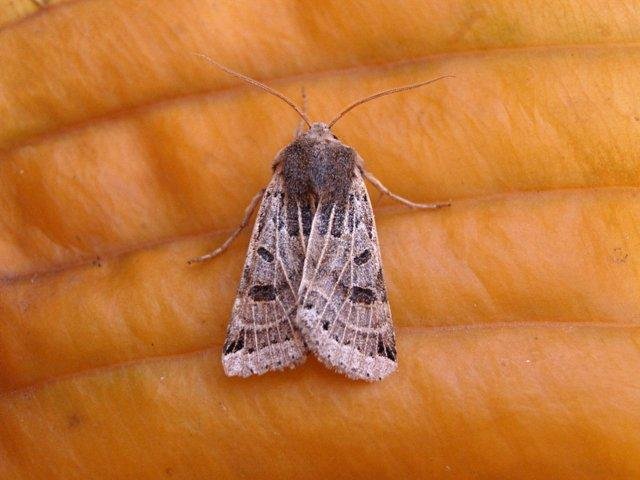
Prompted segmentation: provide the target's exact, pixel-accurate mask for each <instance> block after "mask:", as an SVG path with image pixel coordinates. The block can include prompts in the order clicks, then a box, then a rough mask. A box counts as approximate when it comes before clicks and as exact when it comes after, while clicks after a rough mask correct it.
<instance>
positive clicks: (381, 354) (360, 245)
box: [296, 167, 396, 380]
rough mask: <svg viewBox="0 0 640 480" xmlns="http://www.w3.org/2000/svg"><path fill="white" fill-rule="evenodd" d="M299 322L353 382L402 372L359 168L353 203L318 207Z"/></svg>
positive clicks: (317, 349) (312, 343)
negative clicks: (399, 370)
mask: <svg viewBox="0 0 640 480" xmlns="http://www.w3.org/2000/svg"><path fill="white" fill-rule="evenodd" d="M296 321H297V323H298V326H299V327H300V330H301V332H302V335H303V338H304V340H305V342H306V343H307V346H308V347H309V348H310V349H311V350H312V351H313V353H314V354H315V355H316V356H317V357H318V358H319V359H320V360H321V361H322V362H323V363H325V364H326V365H328V366H329V367H331V368H333V369H335V370H337V371H339V372H341V373H344V374H346V375H347V376H349V377H350V378H354V379H363V380H380V379H382V378H384V377H386V376H387V375H389V374H390V373H391V372H393V371H394V370H395V369H396V348H395V337H394V332H393V324H392V321H391V311H390V309H389V304H388V302H387V293H386V287H385V284H384V278H383V274H382V263H381V261H380V248H379V246H378V237H377V232H376V226H375V221H374V217H373V210H372V208H371V202H370V201H369V197H368V195H367V190H366V187H365V184H364V180H363V178H362V175H361V173H360V170H359V169H358V168H357V167H356V168H355V172H354V175H353V180H352V182H351V186H350V189H349V193H348V196H347V198H344V200H343V201H340V200H339V199H337V200H336V201H334V202H331V201H327V202H325V203H323V199H322V198H320V201H319V203H318V207H317V209H316V212H315V216H314V218H313V224H312V227H311V235H310V237H309V243H308V245H307V255H306V259H305V264H304V270H303V274H302V281H301V283H300V290H299V293H298V315H297V318H296Z"/></svg>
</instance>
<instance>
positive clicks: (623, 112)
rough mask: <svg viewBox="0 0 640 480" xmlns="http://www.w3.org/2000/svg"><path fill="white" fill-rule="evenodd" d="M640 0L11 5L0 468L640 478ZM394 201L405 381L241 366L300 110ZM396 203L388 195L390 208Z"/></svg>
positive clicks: (4, 113) (1, 265) (389, 232)
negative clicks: (227, 243) (253, 209)
mask: <svg viewBox="0 0 640 480" xmlns="http://www.w3.org/2000/svg"><path fill="white" fill-rule="evenodd" d="M638 25H640V4H639V3H638V2H631V1H629V2H618V1H611V2H605V1H602V0H556V1H552V0H544V1H540V2H527V1H524V0H521V1H506V0H503V1H500V0H497V1H472V0H455V1H449V0H430V1H426V2H425V1H418V0H416V1H408V0H407V1H398V2H388V1H384V0H374V1H364V0H363V1H338V0H336V1H325V2H317V1H312V0H309V1H294V0H259V1H231V0H229V1H220V2H213V1H195V0H193V1H180V2H175V1H169V0H160V1H157V0H156V1H151V0H136V1H134V0H114V1H109V2H105V1H99V0H68V1H60V2H51V3H50V4H49V5H48V6H47V7H45V8H40V7H38V5H37V3H35V2H33V1H26V0H24V1H23V0H1V1H0V119H1V120H0V122H1V123H0V478H2V479H4V478H9V479H13V478H16V479H23V478H24V479H40V478H42V479H54V478H61V479H75V478H78V479H87V478H92V479H93V478H118V479H119V478H136V479H146V478H149V479H157V478H185V479H191V478H258V477H259V476H261V477H262V478H420V477H421V478H455V479H466V478H469V479H486V478H510V479H511V478H513V479H527V478H570V479H583V478H584V479H597V478H607V479H615V478H619V479H628V478H637V477H640V408H639V405H640V331H639V328H638V325H639V324H640V230H639V228H638V226H637V225H638V221H637V220H638V218H640V196H639V194H638V184H639V177H638V170H639V167H640V140H639V139H640V100H639V98H640V97H639V96H638V92H640V48H638V41H639V40H640V30H639V29H638ZM194 52H201V53H206V54H208V55H210V56H212V57H214V58H215V59H216V60H218V61H219V62H221V63H224V64H226V65H228V66H229V67H231V68H234V69H237V70H240V71H243V72H245V73H247V74H249V75H251V76H253V77H255V78H258V79H260V80H263V81H266V82H268V83H269V84H270V85H272V86H274V87H275V88H277V89H279V90H281V91H283V92H284V93H285V94H287V95H289V96H290V97H292V98H295V99H296V100H297V101H299V99H300V87H302V86H304V88H305V89H306V92H307V94H308V97H309V113H310V116H311V117H312V118H313V119H317V120H327V119H329V118H331V117H332V116H333V114H335V113H336V112H337V111H338V110H339V109H340V108H341V107H343V106H344V105H346V104H348V103H350V102H351V101H353V100H355V99H357V98H359V97H361V96H363V95H366V94H368V93H372V92H375V91H377V90H380V89H383V88H388V87H392V86H397V85H402V84H406V83H412V82H415V81H418V80H423V79H428V78H431V77H435V76H437V75H442V74H452V75H455V76H456V78H455V79H453V80H447V81H443V82H439V83H437V84H435V85H433V86H430V87H426V88H424V89H420V90H416V91H413V92H407V93H404V94H399V95H396V96H392V97H388V98H385V99H381V100H378V101H377V102H375V103H371V104H368V105H366V106H363V107H361V108H359V109H358V110H356V111H354V112H353V113H350V114H349V116H348V117H345V118H344V119H343V120H341V122H340V123H339V124H338V125H337V126H336V129H335V130H336V133H337V135H339V136H340V138H341V139H343V140H344V141H345V143H348V144H350V145H352V146H353V147H354V148H356V149H357V150H358V151H359V152H360V153H361V155H362V156H363V158H364V159H365V161H366V163H367V168H368V169H370V170H372V171H373V172H374V173H375V174H376V175H377V176H378V177H379V178H381V179H382V180H383V181H384V182H385V183H386V184H387V185H388V186H389V187H390V188H392V189H393V190H395V191H397V192H398V193H400V194H402V195H404V196H407V197H409V198H411V199H414V200H417V201H437V200H448V199H452V201H453V206H452V207H451V208H449V209H445V210H441V211H437V212H411V211H407V210H406V209H404V208H402V207H398V206H397V205H394V204H393V203H392V202H390V201H388V200H386V199H382V200H380V201H378V202H377V203H376V211H377V217H378V226H379V230H380V232H379V234H380V240H381V246H382V249H383V261H384V263H385V268H386V277H387V281H388V283H389V293H390V301H391V304H392V310H393V313H394V319H395V323H396V326H397V330H398V351H399V357H400V358H399V359H400V368H399V371H398V373H397V374H395V375H394V376H392V377H390V378H389V379H388V380H386V381H384V382H382V383H380V384H376V385H369V384H366V385H365V384H360V383H355V382H352V381H349V380H347V379H344V378H342V377H339V376H337V375H335V374H332V373H331V372H328V371H327V370H325V369H324V368H322V367H321V366H319V365H318V364H317V362H315V361H314V360H309V361H308V362H307V364H305V365H303V366H302V367H299V368H298V369H297V370H294V371H291V372H285V373H277V374H268V375H266V376H263V377H260V378H254V379H249V380H241V379H228V378H225V377H224V375H223V374H222V371H221V367H220V361H219V354H220V344H221V342H222V340H223V337H224V331H225V327H226V322H227V319H228V314H229V310H230V306H231V303H232V301H233V296H234V291H235V288H236V284H237V281H238V275H239V272H240V269H241V265H242V260H243V255H244V250H245V249H246V244H247V234H246V233H245V235H244V236H241V237H240V238H239V239H238V241H237V242H236V244H235V245H234V246H233V247H232V249H231V250H230V251H228V252H227V253H226V254H225V255H224V256H222V257H220V258H218V259H216V260H215V261H213V262H210V263H208V264H206V265H202V266H196V267H187V266H186V264H185V261H186V260H187V259H188V258H191V257H193V256H195V255H198V254H200V253H202V252H204V251H207V250H208V249H210V248H211V247H214V246H216V245H217V244H218V243H219V242H220V241H221V240H222V239H223V238H224V236H225V235H226V234H227V233H228V231H229V230H230V229H232V228H233V227H234V226H235V225H236V224H237V222H238V221H239V219H240V217H241V215H242V211H243V209H244V207H245V205H246V203H247V202H248V200H249V199H250V198H251V196H252V195H253V193H254V192H255V191H256V190H257V189H259V188H260V187H261V186H263V185H264V184H265V183H266V182H267V181H268V178H269V174H270V163H271V160H272V158H273V156H274V154H275V153H276V152H277V151H278V150H279V149H280V148H281V147H282V146H283V145H284V144H286V143H287V142H288V141H290V139H291V137H292V134H293V132H294V130H295V128H296V126H297V119H296V117H295V114H293V113H292V112H291V111H290V110H289V109H288V108H287V107H286V105H283V104H281V103H280V102H279V101H277V100H276V99H274V98H272V97H269V96H267V95H266V94H264V93H261V92H257V91H254V90H251V89H249V88H247V87H245V86H243V85H240V84H239V83H238V82H237V81H236V80H235V79H233V78H230V77H228V76H225V75H224V74H222V73H221V72H219V71H217V70H215V69H214V68H213V67H211V66H210V65H208V64H207V63H205V62H204V61H203V60H202V59H200V58H198V57H196V56H194V55H192V53H194ZM374 198H375V194H374Z"/></svg>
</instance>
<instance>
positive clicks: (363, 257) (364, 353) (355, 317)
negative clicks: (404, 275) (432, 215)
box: [190, 55, 450, 381]
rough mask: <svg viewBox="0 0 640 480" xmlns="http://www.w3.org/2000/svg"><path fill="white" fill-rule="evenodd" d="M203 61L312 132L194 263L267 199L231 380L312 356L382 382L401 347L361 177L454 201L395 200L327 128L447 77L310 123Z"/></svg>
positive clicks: (228, 352)
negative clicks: (415, 196)
mask: <svg viewBox="0 0 640 480" xmlns="http://www.w3.org/2000/svg"><path fill="white" fill-rule="evenodd" d="M200 56H203V57H205V58H206V59H207V60H208V61H209V62H211V63H213V64H214V65H216V66H217V67H218V68H220V69H222V70H223V71H225V72H227V73H229V74H230V75H233V76H235V77H237V78H240V79H242V80H243V81H245V82H247V83H249V84H252V85H254V86H257V87H258V88H261V89H263V90H265V91H267V92H269V93H271V94H273V95H275V96H277V97H279V98H280V99H282V100H283V101H284V102H286V103H287V104H288V105H289V106H291V107H292V108H293V109H294V110H295V111H296V112H297V113H298V115H299V116H300V118H301V119H302V121H303V122H304V124H306V126H307V129H306V130H304V129H303V128H299V129H298V132H297V134H296V136H295V138H294V140H293V141H292V142H291V143H290V144H289V145H287V146H285V147H284V148H283V149H282V150H281V151H280V152H279V153H278V155H277V156H276V158H275V160H274V162H273V176H272V178H271V181H270V182H269V184H268V185H267V187H266V188H265V189H263V190H261V191H260V192H258V194H256V196H255V197H254V198H253V200H252V201H251V203H250V205H249V206H248V207H247V210H246V212H245V215H244V218H243V220H242V222H241V223H240V225H239V226H238V228H237V229H236V230H235V231H234V232H233V234H232V235H231V236H230V237H229V238H228V239H227V240H226V241H225V242H224V243H223V244H222V246H220V247H219V248H217V249H216V250H214V251H213V252H211V253H208V254H205V255H202V256H200V257H198V258H195V259H193V260H191V261H190V263H193V262H201V261H204V260H208V259H210V258H213V257H215V256H217V255H219V254H220V253H222V252H223V251H224V250H225V249H226V248H227V247H228V246H229V245H230V243H231V242H232V241H233V240H234V239H235V238H236V236H237V235H238V234H239V233H240V231H241V230H242V229H243V228H244V227H245V226H246V225H247V224H248V222H249V219H250V217H251V215H252V213H253V211H254V210H255V208H256V206H257V205H258V203H259V202H260V201H261V203H260V208H259V211H258V215H257V220H256V222H255V224H254V227H253V233H252V235H251V241H250V243H249V250H248V252H247V256H246V260H245V264H244V269H243V273H242V278H241V280H240V286H239V288H238V293H237V297H236V299H235V302H234V305H233V311H232V313H231V320H230V322H229V326H228V330H227V337H226V340H225V342H224V345H223V351H222V365H223V367H224V371H225V373H226V374H227V375H228V376H240V377H248V376H250V375H260V374H263V373H265V372H268V371H272V370H282V369H284V368H287V367H290V368H293V367H295V366H296V365H298V364H300V363H302V362H304V361H305V359H306V356H307V353H308V352H312V353H313V354H314V355H315V356H316V357H317V358H318V359H319V360H320V361H321V362H323V363H324V364H325V365H326V366H328V367H329V368H331V369H333V370H336V371H338V372H340V373H343V374H345V375H347V376H348V377H349V378H352V379H361V380H368V381H375V380H380V379H382V378H384V377H386V376H387V375H389V374H390V373H392V372H393V371H394V370H395V369H396V366H397V352H396V342H395V334H394V329H393V322H392V320H391V310H390V308H389V303H388V299H387V290H386V287H385V282H384V274H383V269H382V261H381V258H380V247H379V245H378V234H377V231H376V224H375V218H374V215H373V209H372V207H371V200H370V198H369V195H368V193H367V189H366V186H365V182H364V180H365V179H368V180H369V181H370V182H371V183H372V184H373V185H374V186H375V187H377V188H378V189H379V190H380V191H381V192H382V193H384V194H387V195H390V196H391V197H393V198H394V199H396V200H399V201H400V202H402V203H404V204H406V205H408V206H410V207H414V208H431V209H434V208H440V207H445V206H448V205H450V203H438V204H417V203H413V202H410V201H409V200H406V199H404V198H402V197H399V196H398V195H395V194H393V193H392V192H390V191H389V190H388V189H387V188H386V187H385V186H384V185H383V184H382V183H381V182H380V181H379V180H378V179H376V178H375V177H374V176H373V175H372V174H371V173H369V172H367V171H366V170H365V169H364V162H363V160H362V158H361V157H360V156H359V155H358V153H357V152H356V151H355V150H354V149H353V148H352V147H350V146H348V145H346V144H344V143H343V142H341V141H340V140H339V139H338V138H337V137H336V136H335V135H334V134H333V132H332V131H331V127H332V126H333V125H334V124H335V123H336V122H337V121H338V120H339V119H340V118H342V116H343V115H344V114H345V113H347V112H348V111H350V110H351V109H353V108H355V107H356V106H358V105H361V104H362V103H364V102H367V101H369V100H373V99H374V98H378V97H380V96H383V95H388V94H391V93H396V92H400V91H403V90H408V89H411V88H417V87H419V86H422V85H427V84H429V83H433V82H435V81H437V80H440V79H441V78H445V77H439V78H436V79H433V80H429V81H426V82H421V83H417V84H413V85H408V86H404V87H400V88H395V89H391V90H386V91H383V92H379V93H377V94H375V95H372V96H369V97H366V98H364V99H362V100H359V101H357V102H355V103H353V104H351V105H349V106H348V107H347V108H345V109H344V110H343V111H342V112H341V113H340V114H338V115H337V116H336V117H335V118H334V119H333V120H332V121H331V122H329V123H320V122H317V123H311V122H310V121H309V119H308V117H307V115H306V114H305V112H304V110H303V109H300V108H299V107H297V106H296V105H295V104H294V103H293V102H292V101H291V100H289V99H288V98H287V97H285V96H284V95H283V94H281V93H279V92H277V91H275V90H273V89H272V88H270V87H268V86H266V85H264V84H262V83H260V82H257V81H256V80H253V79H251V78H249V77H246V76H244V75H242V74H240V73H237V72H234V71H232V70H229V69H228V68H226V67H224V66H222V65H220V64H218V63H216V62H215V61H213V60H211V59H210V58H208V57H206V56H204V55H200Z"/></svg>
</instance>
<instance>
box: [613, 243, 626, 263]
mask: <svg viewBox="0 0 640 480" xmlns="http://www.w3.org/2000/svg"><path fill="white" fill-rule="evenodd" d="M609 258H610V259H611V261H612V262H613V263H626V261H627V260H628V259H629V253H628V252H626V251H625V250H624V249H623V248H620V247H617V248H614V249H613V251H612V252H611V255H609Z"/></svg>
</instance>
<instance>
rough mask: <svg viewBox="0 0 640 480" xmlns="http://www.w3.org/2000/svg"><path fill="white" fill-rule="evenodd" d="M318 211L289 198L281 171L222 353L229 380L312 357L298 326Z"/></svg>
mask: <svg viewBox="0 0 640 480" xmlns="http://www.w3.org/2000/svg"><path fill="white" fill-rule="evenodd" d="M312 215H313V212H312V206H311V205H310V204H304V202H302V203H301V202H296V201H293V200H292V199H291V198H290V197H288V196H287V195H286V194H285V189H284V181H283V177H282V174H281V173H280V171H277V172H276V173H275V174H274V176H273V178H272V180H271V182H270V183H269V186H268V187H267V189H266V191H265V194H264V196H263V199H262V203H261V205H260V210H259V212H258V217H257V220H256V222H255V225H254V228H253V233H252V235H251V242H250V244H249V250H248V252H247V258H246V260H245V265H244V270H243V274H242V279H241V280H240V286H239V288H238V295H237V297H236V300H235V303H234V306H233V311H232V313H231V321H230V323H229V328H228V330H227V338H226V341H225V343H224V347H223V352H222V364H223V367H224V371H225V373H226V374H227V375H229V376H241V377H247V376H249V375H252V374H262V373H265V372H267V371H270V370H281V369H283V368H285V367H294V366H295V365H297V364H299V363H301V362H303V361H304V360H305V357H306V347H305V344H304V342H303V341H302V338H301V335H300V332H299V331H298V329H297V328H296V326H295V316H296V306H297V294H298V287H299V285H300V280H301V276H302V268H303V263H304V257H305V251H306V243H307V239H308V234H309V230H310V222H311V217H312Z"/></svg>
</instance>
